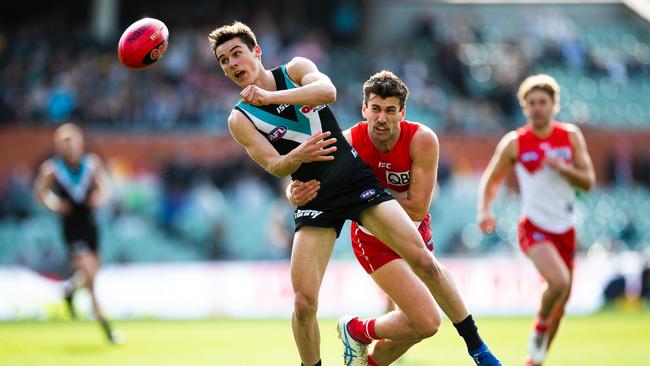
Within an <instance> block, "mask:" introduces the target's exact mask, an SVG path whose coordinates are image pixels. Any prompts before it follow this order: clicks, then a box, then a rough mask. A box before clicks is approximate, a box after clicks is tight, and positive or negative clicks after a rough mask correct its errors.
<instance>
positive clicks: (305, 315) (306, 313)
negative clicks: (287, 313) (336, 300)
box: [293, 291, 318, 321]
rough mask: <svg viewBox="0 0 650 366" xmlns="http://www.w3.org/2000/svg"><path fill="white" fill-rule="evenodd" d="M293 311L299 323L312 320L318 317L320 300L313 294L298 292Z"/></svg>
mask: <svg viewBox="0 0 650 366" xmlns="http://www.w3.org/2000/svg"><path fill="white" fill-rule="evenodd" d="M293 309H294V313H295V314H296V319H297V320H298V321H304V320H308V319H311V318H313V317H315V316H316V311H317V310H318V298H317V296H315V295H313V294H307V293H304V292H300V291H296V293H295V298H294V303H293Z"/></svg>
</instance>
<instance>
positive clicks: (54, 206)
mask: <svg viewBox="0 0 650 366" xmlns="http://www.w3.org/2000/svg"><path fill="white" fill-rule="evenodd" d="M53 185H54V166H53V165H52V162H51V161H50V160H47V161H45V162H44V163H43V164H41V167H40V168H39V170H38V175H37V176H36V180H35V181H34V195H35V196H36V199H37V200H38V201H39V202H41V203H42V204H43V206H45V207H46V208H47V209H48V210H50V211H52V212H55V213H58V214H65V213H67V212H68V211H69V210H70V207H69V206H68V204H67V203H66V202H65V201H63V200H62V199H60V198H59V197H58V196H57V195H55V194H54V193H53V192H52V189H51V188H52V186H53Z"/></svg>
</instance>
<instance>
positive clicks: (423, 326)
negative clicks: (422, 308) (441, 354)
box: [413, 316, 441, 340]
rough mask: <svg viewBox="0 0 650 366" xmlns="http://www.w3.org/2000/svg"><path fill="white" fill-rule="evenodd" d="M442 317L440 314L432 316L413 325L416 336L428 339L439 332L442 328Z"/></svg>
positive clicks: (420, 338) (419, 338)
mask: <svg viewBox="0 0 650 366" xmlns="http://www.w3.org/2000/svg"><path fill="white" fill-rule="evenodd" d="M440 323H441V320H440V317H439V316H430V317H427V318H426V319H424V320H422V321H419V322H417V324H416V325H415V326H414V327H413V330H414V331H415V336H416V338H417V339H418V340H423V339H427V338H430V337H433V335H434V334H436V333H438V329H440Z"/></svg>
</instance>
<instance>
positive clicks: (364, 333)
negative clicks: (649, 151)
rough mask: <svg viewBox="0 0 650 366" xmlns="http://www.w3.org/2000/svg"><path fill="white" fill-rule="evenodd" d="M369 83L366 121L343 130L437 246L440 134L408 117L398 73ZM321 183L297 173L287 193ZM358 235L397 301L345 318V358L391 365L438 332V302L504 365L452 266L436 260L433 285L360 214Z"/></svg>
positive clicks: (475, 352) (300, 198) (367, 260)
mask: <svg viewBox="0 0 650 366" xmlns="http://www.w3.org/2000/svg"><path fill="white" fill-rule="evenodd" d="M363 89H364V103H363V106H362V113H363V116H364V118H366V120H365V121H362V122H359V123H357V124H356V125H355V126H354V127H352V128H351V129H349V130H346V131H344V132H343V136H344V137H345V139H346V140H348V142H349V143H350V144H351V145H352V147H353V148H354V150H355V151H356V152H357V153H358V154H359V157H360V158H361V159H362V160H363V161H364V162H365V163H366V164H368V165H369V166H370V168H371V169H372V171H373V173H374V174H375V175H376V176H377V178H378V179H379V181H380V182H381V184H382V186H384V187H385V188H387V189H389V190H390V192H391V194H392V195H393V196H394V197H395V199H396V200H397V202H398V203H399V204H400V205H401V206H402V207H403V208H404V210H405V211H406V213H407V214H408V215H409V217H410V218H411V219H412V220H413V224H414V225H415V227H417V228H418V231H419V233H420V235H421V236H422V239H423V240H424V242H425V243H426V245H427V247H428V248H429V250H431V251H433V240H432V238H431V226H430V223H431V215H430V213H429V206H430V204H431V198H432V195H433V190H434V187H435V182H436V176H437V169H438V150H439V148H438V138H437V137H436V135H435V133H434V132H433V131H432V130H431V129H429V128H428V127H426V126H423V125H421V124H419V123H417V122H410V121H406V120H404V116H405V113H406V106H405V103H406V99H407V96H408V89H407V88H406V85H404V83H403V82H402V81H401V80H400V79H399V78H398V77H397V76H395V75H394V74H393V73H391V72H389V71H382V72H379V73H377V74H375V75H373V76H372V77H371V78H370V79H369V80H368V81H366V83H365V84H364V87H363ZM318 189H319V182H317V181H309V182H300V181H297V180H296V181H294V182H292V184H291V185H290V186H289V189H288V192H287V196H288V197H289V200H290V201H291V202H292V203H294V204H296V205H298V206H301V205H304V204H306V203H308V202H309V201H310V200H312V199H314V198H315V197H316V195H317V194H318ZM351 236H352V246H353V249H354V253H355V255H356V257H357V259H358V261H359V263H360V264H361V265H362V267H363V268H364V269H365V270H366V272H367V273H368V274H370V276H372V278H373V280H374V281H375V282H376V283H377V285H379V287H380V288H381V289H382V290H383V291H384V292H385V293H386V294H387V295H388V296H389V297H390V299H392V300H393V301H394V303H395V304H396V305H397V307H396V310H394V311H392V312H389V313H388V314H385V315H383V316H380V317H377V318H373V319H367V320H361V319H359V318H356V317H343V318H341V320H340V321H339V335H340V336H341V340H342V342H343V345H344V349H345V352H344V364H345V365H350V366H356V365H364V366H365V365H370V366H374V365H389V364H391V363H392V362H394V361H395V360H397V359H398V358H399V357H400V356H401V355H403V354H404V353H405V352H406V351H407V350H408V349H409V348H410V347H411V346H412V345H414V344H416V343H417V342H419V341H420V340H422V339H424V338H428V337H430V336H432V335H433V334H435V333H436V331H437V330H438V327H439V326H440V322H441V319H440V315H439V314H438V310H437V307H436V301H437V302H438V304H439V305H440V307H441V308H442V310H443V311H444V312H445V314H447V316H448V317H449V318H450V319H451V321H452V322H453V323H454V326H455V327H456V329H457V330H458V333H459V334H460V335H461V336H462V337H463V339H464V340H465V343H466V345H467V349H468V351H469V354H470V355H471V356H472V359H473V360H474V362H476V364H480V365H499V364H500V363H499V361H498V360H497V359H496V357H494V356H493V355H492V353H491V352H490V350H489V349H488V347H487V346H486V345H485V343H484V342H483V341H482V340H481V338H480V336H479V334H478V329H477V327H476V325H475V323H474V320H473V318H472V316H471V315H470V313H469V312H468V310H467V308H466V306H465V304H464V303H463V300H462V299H461V297H460V294H459V293H458V290H457V289H456V287H455V285H454V282H453V280H452V278H451V275H450V274H449V272H448V271H447V270H446V268H444V266H442V265H441V264H437V265H436V267H437V268H439V270H437V272H439V273H438V279H439V281H440V283H441V290H440V291H437V292H431V291H429V290H428V289H427V287H426V286H425V285H424V283H423V282H422V281H421V280H420V279H419V278H418V277H417V276H416V274H415V273H414V271H413V270H412V269H411V268H410V267H409V266H408V264H407V263H406V261H405V260H404V259H402V258H401V256H400V255H399V254H398V253H396V252H395V251H393V250H392V249H390V248H389V247H388V246H387V245H386V244H384V243H383V242H381V241H380V240H379V239H377V238H376V237H375V236H374V235H373V234H372V233H371V232H370V231H369V230H368V229H366V228H365V227H363V226H361V225H360V224H358V223H357V222H354V221H353V223H352V227H351ZM443 284H444V286H443ZM434 298H435V300H434ZM373 341H376V342H374V347H373V348H372V349H371V350H370V352H369V354H368V355H367V356H366V347H367V346H368V345H370V344H371V343H373Z"/></svg>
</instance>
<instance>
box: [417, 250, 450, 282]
mask: <svg viewBox="0 0 650 366" xmlns="http://www.w3.org/2000/svg"><path fill="white" fill-rule="evenodd" d="M409 264H410V265H411V268H412V269H413V271H414V272H415V274H417V275H418V276H419V277H420V278H422V277H423V276H424V277H427V278H434V279H435V278H439V277H441V276H442V275H443V273H442V268H441V267H440V265H439V264H438V263H437V262H436V260H435V258H434V257H433V254H431V252H429V251H426V250H422V251H419V252H418V253H417V254H416V255H415V256H414V257H413V259H412V261H411V263H409Z"/></svg>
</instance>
